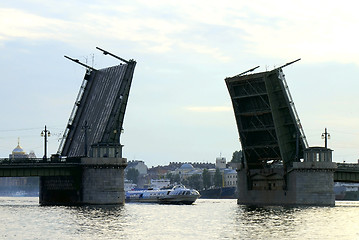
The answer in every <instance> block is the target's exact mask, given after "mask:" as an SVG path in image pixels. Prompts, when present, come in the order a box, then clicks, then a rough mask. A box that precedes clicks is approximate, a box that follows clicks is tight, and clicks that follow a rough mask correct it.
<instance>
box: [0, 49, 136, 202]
mask: <svg viewBox="0 0 359 240" xmlns="http://www.w3.org/2000/svg"><path fill="white" fill-rule="evenodd" d="M97 49H98V50H100V51H102V52H103V54H105V55H109V56H111V57H114V58H116V59H117V60H120V61H121V63H120V64H119V65H116V66H112V67H108V68H103V69H95V68H93V67H90V66H88V65H86V64H84V63H81V62H80V61H79V60H78V59H73V58H70V57H67V56H65V57H66V58H68V59H70V60H72V61H74V62H75V63H77V64H80V65H81V66H83V67H85V68H86V73H85V76H84V79H83V81H82V84H81V88H80V91H79V94H78V96H77V98H76V101H75V104H74V107H73V110H72V112H71V115H70V118H69V121H68V124H67V126H66V130H65V132H64V136H63V138H62V141H61V143H60V146H59V150H58V152H57V153H56V154H53V155H52V156H51V158H49V159H47V158H44V159H2V160H0V177H27V176H39V177H40V204H43V205H47V204H65V205H73V204H123V203H124V201H125V194H124V168H125V167H126V166H127V160H126V159H125V158H122V145H121V143H120V136H121V132H122V130H123V120H124V115H125V110H126V106H127V102H128V97H129V93H130V88H131V83H132V78H133V74H134V69H135V66H136V62H135V61H134V60H125V59H123V58H121V57H118V56H116V55H114V54H112V53H110V52H108V51H106V50H103V49H101V48H97Z"/></svg>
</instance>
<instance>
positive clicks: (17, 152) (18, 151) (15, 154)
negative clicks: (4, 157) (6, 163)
mask: <svg viewBox="0 0 359 240" xmlns="http://www.w3.org/2000/svg"><path fill="white" fill-rule="evenodd" d="M15 158H29V155H28V154H26V152H25V151H24V150H23V149H22V147H20V138H19V139H18V141H17V146H16V148H14V150H12V153H11V154H9V159H15Z"/></svg>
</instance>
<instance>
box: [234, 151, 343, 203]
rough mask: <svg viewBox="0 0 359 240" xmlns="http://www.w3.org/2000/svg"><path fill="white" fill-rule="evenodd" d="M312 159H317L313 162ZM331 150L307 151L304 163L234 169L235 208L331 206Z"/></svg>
mask: <svg viewBox="0 0 359 240" xmlns="http://www.w3.org/2000/svg"><path fill="white" fill-rule="evenodd" d="M313 156H315V157H318V158H313ZM336 168H337V165H336V163H333V162H331V150H330V149H326V148H318V147H316V148H308V149H307V150H306V151H305V158H304V162H293V164H292V166H291V167H290V168H289V169H288V170H285V169H284V168H283V167H278V166H277V167H272V168H267V169H251V170H248V169H245V168H242V169H237V175H238V176H237V179H238V181H237V183H238V204H245V205H317V206H334V205H335V195H334V192H333V187H334V171H335V170H336Z"/></svg>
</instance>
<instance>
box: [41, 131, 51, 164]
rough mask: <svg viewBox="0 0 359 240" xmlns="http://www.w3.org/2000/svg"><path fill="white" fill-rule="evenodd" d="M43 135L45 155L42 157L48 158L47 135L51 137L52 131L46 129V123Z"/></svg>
mask: <svg viewBox="0 0 359 240" xmlns="http://www.w3.org/2000/svg"><path fill="white" fill-rule="evenodd" d="M41 137H43V138H44V156H43V157H42V159H44V160H45V159H47V137H50V131H49V130H47V129H46V125H45V129H44V130H42V131H41Z"/></svg>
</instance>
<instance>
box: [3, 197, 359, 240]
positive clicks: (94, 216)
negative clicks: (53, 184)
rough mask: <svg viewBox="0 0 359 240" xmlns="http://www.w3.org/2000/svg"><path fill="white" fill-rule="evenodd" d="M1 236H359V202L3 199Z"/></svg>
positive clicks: (298, 237)
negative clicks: (52, 202)
mask: <svg viewBox="0 0 359 240" xmlns="http://www.w3.org/2000/svg"><path fill="white" fill-rule="evenodd" d="M0 213H1V216H2V219H3V222H2V224H0V239H169V238H171V239H359V235H358V233H359V231H358V230H357V226H358V223H359V203H358V202H337V203H336V207H291V208H285V207H246V206H242V205H237V204H236V200H210V199H199V200H198V201H197V202H196V203H195V204H193V205H189V206H188V205H157V204H140V203H131V204H126V205H125V206H82V207H62V206H53V207H50V206H39V205H38V198H0Z"/></svg>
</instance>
